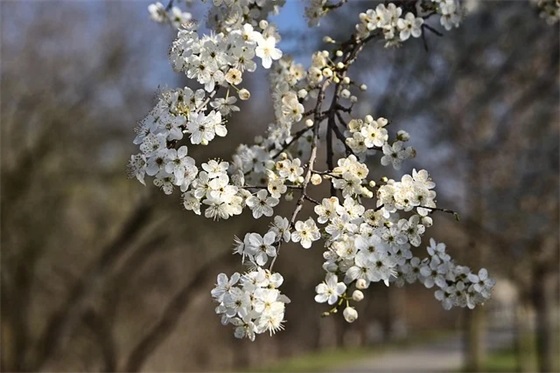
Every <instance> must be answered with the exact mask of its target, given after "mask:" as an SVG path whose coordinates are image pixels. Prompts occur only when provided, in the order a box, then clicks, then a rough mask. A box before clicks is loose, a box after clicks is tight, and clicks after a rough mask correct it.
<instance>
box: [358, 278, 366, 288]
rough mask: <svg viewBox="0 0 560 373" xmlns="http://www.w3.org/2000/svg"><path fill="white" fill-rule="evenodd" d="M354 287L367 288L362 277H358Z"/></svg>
mask: <svg viewBox="0 0 560 373" xmlns="http://www.w3.org/2000/svg"><path fill="white" fill-rule="evenodd" d="M356 288H358V289H362V290H363V289H367V282H366V280H364V279H363V278H359V279H358V280H357V281H356Z"/></svg>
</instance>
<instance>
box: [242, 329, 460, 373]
mask: <svg viewBox="0 0 560 373" xmlns="http://www.w3.org/2000/svg"><path fill="white" fill-rule="evenodd" d="M447 335H449V332H447V331H443V332H442V331H435V332H433V331H432V332H425V333H421V334H419V335H416V336H415V337H413V338H409V339H407V340H404V341H401V342H390V343H383V344H376V345H373V346H370V347H349V348H338V349H330V350H323V351H318V352H315V353H308V354H305V355H300V356H296V357H292V358H287V359H283V360H280V361H278V362H276V363H271V364H270V365H266V366H261V367H255V368H250V369H245V370H243V371H242V372H243V373H255V372H270V373H275V372H293V373H300V372H320V371H325V370H332V369H336V367H338V366H344V365H346V363H349V362H353V361H359V360H363V359H368V358H371V357H372V356H375V355H380V354H382V353H384V352H387V351H391V350H395V349H398V348H402V347H405V346H412V345H415V344H421V343H425V342H427V341H433V340H437V339H440V338H445V336H447Z"/></svg>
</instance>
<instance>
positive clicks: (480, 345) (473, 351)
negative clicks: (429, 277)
mask: <svg viewBox="0 0 560 373" xmlns="http://www.w3.org/2000/svg"><path fill="white" fill-rule="evenodd" d="M485 125H487V124H486V123H485V121H484V120H479V121H478V123H477V124H476V127H477V128H476V132H477V133H481V132H482V131H481V130H482V129H483V128H484V126H485ZM467 155H468V159H469V160H470V161H471V162H470V165H469V168H468V170H469V171H468V176H467V177H468V179H467V183H468V188H467V190H468V191H469V192H468V193H469V194H470V200H471V206H472V211H471V214H470V215H471V216H472V218H473V221H475V222H482V221H484V208H485V206H484V200H483V195H482V190H483V187H484V186H483V185H482V184H483V180H484V177H483V175H482V173H483V172H482V171H483V170H482V167H483V163H484V159H485V154H484V152H483V151H480V150H478V149H476V147H474V148H471V149H468V150H467ZM478 230H479V229H478V228H477V227H474V226H471V227H470V228H469V232H470V234H471V237H472V238H471V242H470V243H469V246H470V248H469V249H470V250H469V251H470V254H471V255H472V265H473V266H474V267H475V268H480V267H482V266H483V265H484V262H485V261H484V247H483V244H481V243H480V242H479V241H477V239H476V238H477V237H478V234H477V233H478V232H477V231H478ZM465 328H466V330H465V363H464V365H465V369H466V371H467V372H480V371H481V370H482V364H483V363H484V360H485V358H486V345H485V335H486V329H485V328H486V311H485V309H484V307H480V306H479V307H476V308H475V309H473V310H471V309H468V308H467V309H466V323H465Z"/></svg>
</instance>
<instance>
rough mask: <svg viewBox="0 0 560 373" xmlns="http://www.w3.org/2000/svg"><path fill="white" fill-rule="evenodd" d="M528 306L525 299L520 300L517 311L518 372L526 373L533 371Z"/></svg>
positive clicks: (516, 347)
mask: <svg viewBox="0 0 560 373" xmlns="http://www.w3.org/2000/svg"><path fill="white" fill-rule="evenodd" d="M528 308H529V307H528V305H527V302H526V301H525V299H524V298H523V297H522V299H520V300H519V304H517V306H516V310H515V334H514V351H515V357H516V359H517V361H516V365H517V371H518V372H521V373H524V372H530V371H531V370H532V369H531V365H532V364H531V355H532V354H531V351H532V349H531V341H530V339H529V337H530V335H531V328H530V325H529V312H528Z"/></svg>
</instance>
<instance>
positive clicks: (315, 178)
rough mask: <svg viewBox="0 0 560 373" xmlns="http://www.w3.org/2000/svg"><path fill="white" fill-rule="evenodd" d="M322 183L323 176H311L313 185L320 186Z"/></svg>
mask: <svg viewBox="0 0 560 373" xmlns="http://www.w3.org/2000/svg"><path fill="white" fill-rule="evenodd" d="M322 181H323V178H322V177H321V175H317V174H313V176H311V184H313V185H319V184H321V182H322Z"/></svg>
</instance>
